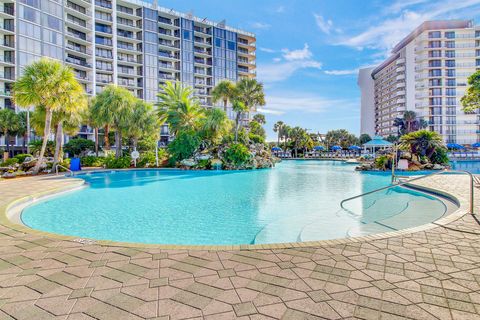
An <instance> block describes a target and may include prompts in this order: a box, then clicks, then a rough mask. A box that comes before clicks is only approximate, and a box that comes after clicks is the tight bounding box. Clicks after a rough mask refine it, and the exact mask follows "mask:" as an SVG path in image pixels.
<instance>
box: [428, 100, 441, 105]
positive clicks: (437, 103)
mask: <svg viewBox="0 0 480 320" xmlns="http://www.w3.org/2000/svg"><path fill="white" fill-rule="evenodd" d="M429 100H430V105H431V106H441V105H442V98H430V99H429Z"/></svg>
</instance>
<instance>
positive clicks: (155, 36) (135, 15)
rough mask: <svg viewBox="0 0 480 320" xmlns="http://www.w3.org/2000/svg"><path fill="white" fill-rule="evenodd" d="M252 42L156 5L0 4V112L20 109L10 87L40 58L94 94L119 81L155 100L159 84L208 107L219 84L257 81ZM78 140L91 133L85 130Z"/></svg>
mask: <svg viewBox="0 0 480 320" xmlns="http://www.w3.org/2000/svg"><path fill="white" fill-rule="evenodd" d="M255 41H256V39H255V35H254V34H252V33H250V32H246V31H242V30H238V29H235V28H232V27H229V26H226V25H225V22H220V23H215V22H212V21H209V20H207V19H202V18H198V17H194V16H193V15H191V14H184V13H180V12H176V11H174V10H170V9H165V8H162V7H159V6H158V5H157V4H156V1H154V2H153V4H152V3H148V2H143V1H138V0H64V1H58V0H0V108H11V109H15V106H14V104H13V103H12V99H11V87H12V83H13V82H14V81H15V78H16V77H19V76H20V75H21V74H22V69H23V67H24V66H26V65H28V64H30V63H31V62H33V61H35V60H37V59H39V58H40V57H51V58H54V59H58V60H60V61H63V62H64V63H65V64H67V65H69V66H70V67H72V69H73V70H74V72H75V74H76V77H77V79H78V80H79V82H80V83H81V84H82V85H83V87H84V88H85V91H86V92H87V94H89V95H95V94H97V93H99V92H101V91H102V90H103V88H104V87H105V86H106V85H108V84H110V83H114V84H117V85H119V86H122V87H125V88H127V89H128V90H130V91H131V92H133V93H134V95H135V96H136V97H138V98H141V99H144V100H146V101H148V102H155V101H156V95H157V93H158V91H159V85H161V84H164V83H165V82H166V81H173V82H181V83H183V84H185V85H189V86H192V87H193V88H194V90H195V95H196V96H198V98H199V100H200V102H201V104H202V105H203V106H205V107H211V106H213V105H214V104H213V102H212V97H211V91H212V88H213V87H214V86H215V85H216V84H217V83H218V82H219V81H221V80H224V79H227V80H231V81H233V82H236V81H238V80H239V79H241V78H243V77H255V75H256V74H255V73H256V71H255V69H256V67H255V49H256V45H255ZM229 115H230V116H231V117H233V114H232V112H231V111H230V110H229ZM80 134H81V135H82V136H86V137H91V135H92V131H91V130H90V129H89V128H88V127H86V126H84V127H82V129H81V130H80ZM2 139H3V138H2ZM15 139H16V141H15V144H16V145H20V144H21V141H20V140H21V138H20V137H18V138H15ZM4 144H5V143H4V141H3V140H0V145H4Z"/></svg>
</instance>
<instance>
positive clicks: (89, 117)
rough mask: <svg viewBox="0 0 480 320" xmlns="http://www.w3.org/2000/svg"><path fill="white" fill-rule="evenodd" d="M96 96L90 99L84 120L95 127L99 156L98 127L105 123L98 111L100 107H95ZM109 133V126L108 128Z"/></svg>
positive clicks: (96, 146) (96, 150) (96, 148)
mask: <svg viewBox="0 0 480 320" xmlns="http://www.w3.org/2000/svg"><path fill="white" fill-rule="evenodd" d="M94 106H95V97H93V98H91V99H89V100H88V108H87V109H86V110H85V112H84V113H83V115H82V118H83V122H84V123H86V124H87V125H89V126H90V127H92V128H93V132H94V136H95V154H96V156H97V157H98V149H99V141H98V139H99V138H98V129H99V128H101V127H104V126H105V123H104V122H103V121H101V119H100V117H99V115H98V114H97V112H98V111H99V109H98V108H95V107H94ZM106 131H107V133H108V128H107V130H106ZM105 140H106V141H108V136H107V137H106V138H105V139H104V141H105Z"/></svg>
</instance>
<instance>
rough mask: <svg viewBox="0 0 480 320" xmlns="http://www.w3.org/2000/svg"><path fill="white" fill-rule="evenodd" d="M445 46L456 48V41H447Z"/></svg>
mask: <svg viewBox="0 0 480 320" xmlns="http://www.w3.org/2000/svg"><path fill="white" fill-rule="evenodd" d="M445 47H447V48H455V41H445Z"/></svg>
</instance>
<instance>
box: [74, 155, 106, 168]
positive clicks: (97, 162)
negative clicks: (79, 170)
mask: <svg viewBox="0 0 480 320" xmlns="http://www.w3.org/2000/svg"><path fill="white" fill-rule="evenodd" d="M105 159H106V158H104V157H96V156H85V157H81V158H80V163H81V165H82V166H84V167H103V165H104V164H105Z"/></svg>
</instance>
